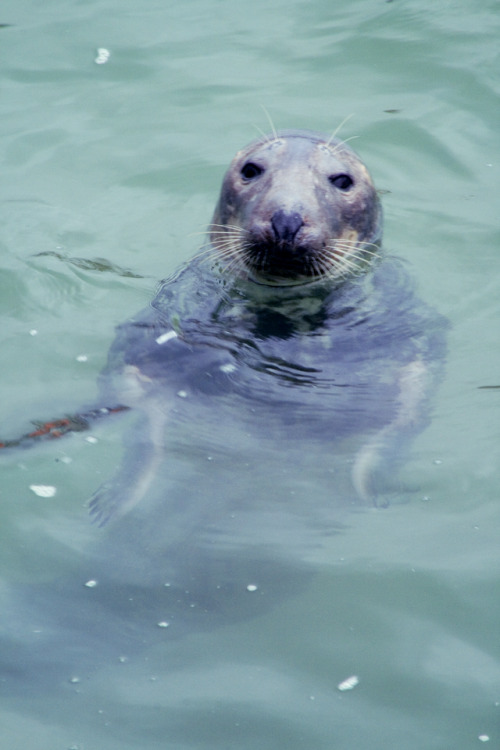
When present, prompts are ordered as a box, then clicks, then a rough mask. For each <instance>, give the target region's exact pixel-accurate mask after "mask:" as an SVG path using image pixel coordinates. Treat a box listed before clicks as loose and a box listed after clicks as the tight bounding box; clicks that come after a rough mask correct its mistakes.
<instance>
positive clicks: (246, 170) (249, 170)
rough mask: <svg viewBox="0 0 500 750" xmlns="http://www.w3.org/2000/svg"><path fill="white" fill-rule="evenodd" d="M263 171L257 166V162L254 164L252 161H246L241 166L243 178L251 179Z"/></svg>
mask: <svg viewBox="0 0 500 750" xmlns="http://www.w3.org/2000/svg"><path fill="white" fill-rule="evenodd" d="M263 171H264V170H263V169H262V167H259V165H258V164H254V162H253V161H247V163H246V164H244V165H243V166H242V168H241V175H242V177H244V178H245V180H253V179H255V177H258V176H259V175H260V174H262V172H263Z"/></svg>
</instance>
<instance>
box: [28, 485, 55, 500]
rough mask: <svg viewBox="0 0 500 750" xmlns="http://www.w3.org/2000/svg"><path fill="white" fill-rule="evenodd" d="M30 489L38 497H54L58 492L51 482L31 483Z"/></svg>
mask: <svg viewBox="0 0 500 750" xmlns="http://www.w3.org/2000/svg"><path fill="white" fill-rule="evenodd" d="M30 490H31V491H32V492H34V493H35V495H37V496H38V497H54V495H55V494H56V492H57V489H56V488H55V487H52V486H51V485H49V484H30Z"/></svg>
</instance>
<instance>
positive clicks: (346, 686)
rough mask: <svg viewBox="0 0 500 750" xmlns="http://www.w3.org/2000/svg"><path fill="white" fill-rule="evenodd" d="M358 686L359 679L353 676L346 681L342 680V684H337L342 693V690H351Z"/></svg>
mask: <svg viewBox="0 0 500 750" xmlns="http://www.w3.org/2000/svg"><path fill="white" fill-rule="evenodd" d="M358 684H359V677H357V676H356V675H355V674H353V675H351V676H350V677H348V678H347V679H346V680H342V682H339V684H338V685H337V688H338V689H339V690H341V691H342V692H343V691H344V690H352V689H353V688H355V687H356V685H358Z"/></svg>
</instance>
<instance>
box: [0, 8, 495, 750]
mask: <svg viewBox="0 0 500 750" xmlns="http://www.w3.org/2000/svg"><path fill="white" fill-rule="evenodd" d="M0 21H1V22H2V23H5V24H10V25H9V26H6V27H4V28H1V29H0V42H1V50H2V73H3V75H2V84H3V85H2V118H1V124H0V133H1V144H2V147H3V148H2V151H3V167H2V173H3V180H2V184H3V186H2V188H1V195H2V198H1V200H2V205H1V212H2V232H1V235H0V242H1V246H0V253H1V264H2V273H1V276H0V289H1V291H0V315H1V320H2V325H1V335H2V352H3V357H2V363H3V369H2V375H3V377H2V395H3V398H2V401H1V403H2V408H1V411H2V424H3V427H2V435H3V434H7V435H8V436H10V435H12V434H17V433H18V432H19V430H23V429H25V428H27V425H28V423H29V420H30V419H32V418H37V417H39V418H44V417H46V418H49V417H52V416H55V415H58V414H63V413H64V412H65V411H71V410H74V409H75V407H79V406H80V404H85V403H92V402H93V399H94V397H95V393H96V388H95V381H96V377H97V374H98V372H99V371H100V369H101V367H102V366H103V364H104V361H105V357H106V352H107V349H108V346H109V343H110V341H111V339H112V336H113V328H114V326H115V324H117V323H118V322H120V321H122V320H123V319H125V318H127V317H128V316H129V315H130V314H132V313H134V312H135V311H136V310H138V309H140V308H141V307H142V306H143V305H144V304H145V303H146V302H147V300H148V299H149V298H150V297H151V295H152V293H153V292H154V288H155V285H156V281H157V279H159V278H161V277H163V276H166V275H168V274H169V273H170V272H171V271H172V270H173V269H174V268H175V267H176V266H177V265H178V263H179V262H181V261H183V260H185V259H187V258H188V257H189V256H190V255H192V254H193V252H194V251H195V250H196V248H197V247H198V244H199V237H198V236H197V234H196V233H197V232H199V231H203V229H204V226H205V225H206V223H207V222H208V221H209V220H210V217H211V213H212V210H213V205H214V201H215V198H216V195H217V191H218V187H219V183H220V179H221V176H222V173H223V171H224V169H225V166H226V164H227V163H228V161H229V159H230V158H231V157H232V155H233V153H234V152H235V151H236V150H237V149H238V148H239V147H241V146H242V145H243V144H244V143H246V142H248V141H249V140H251V139H252V138H253V137H254V136H255V134H256V127H257V128H258V129H261V130H266V131H267V130H269V125H268V122H267V117H266V115H265V114H264V112H263V110H262V106H261V105H263V106H264V107H265V108H266V109H267V110H268V111H269V113H270V115H271V117H272V119H273V121H274V123H275V124H276V126H277V127H290V126H292V127H310V128H315V129H319V130H326V131H330V130H333V129H335V128H336V127H337V126H338V125H339V124H340V122H341V121H342V120H344V118H345V117H347V116H348V115H352V117H351V118H350V120H349V121H348V122H347V123H346V124H345V125H344V126H343V128H342V130H341V135H342V136H343V137H350V136H352V135H356V136H359V137H358V139H357V140H356V141H354V142H352V145H354V146H355V148H356V149H357V150H358V151H359V152H360V154H361V155H362V157H363V158H364V160H365V161H366V162H367V164H368V166H369V168H370V170H371V172H372V173H373V175H374V177H375V179H376V182H377V185H378V187H379V188H381V189H382V190H384V191H387V192H386V194H385V195H384V208H385V214H386V224H385V245H386V247H387V248H388V249H390V250H391V252H394V253H396V254H398V255H399V256H401V257H403V258H405V259H407V260H408V261H409V263H410V264H411V265H410V269H411V272H412V274H413V276H414V277H415V278H416V280H417V283H418V285H419V289H420V293H421V296H422V297H423V298H424V299H425V301H427V302H429V303H431V304H433V305H435V306H437V307H438V309H439V311H440V312H441V313H443V314H444V315H446V316H447V317H448V318H449V319H450V321H451V324H452V328H451V333H450V340H449V356H448V365H447V376H446V379H445V382H444V383H443V385H442V386H441V388H440V391H439V395H438V398H437V400H436V406H435V410H434V417H433V421H432V424H431V426H430V427H429V429H428V430H426V432H425V433H423V434H422V435H421V436H420V437H419V439H418V440H417V442H416V443H415V446H414V450H413V453H412V458H411V460H410V462H409V463H408V465H407V467H406V468H405V470H404V474H403V476H404V480H405V483H407V484H408V486H409V487H415V488H416V490H415V491H414V492H411V493H408V496H407V497H405V498H403V499H404V500H407V502H402V503H401V504H398V505H394V506H391V507H390V508H389V509H387V510H385V511H373V512H365V513H363V512H359V513H355V514H352V515H351V516H350V517H349V516H348V517H347V518H344V519H343V523H344V528H343V529H342V530H340V531H339V530H338V529H337V533H335V534H332V536H331V537H330V538H329V539H328V540H326V541H325V543H324V544H323V545H322V546H318V547H317V548H316V549H313V550H310V551H309V554H308V563H309V565H310V566H311V567H312V569H313V571H314V574H313V575H312V576H311V577H310V578H307V580H302V577H301V575H300V572H298V574H297V582H296V586H295V587H294V585H293V581H292V582H291V584H290V582H289V588H288V590H287V591H286V592H284V593H283V596H282V597H281V598H278V600H277V601H276V603H275V606H274V607H269V608H267V609H266V608H264V609H263V611H262V612H255V615H256V616H255V617H252V616H251V615H252V609H253V607H254V606H255V608H256V609H257V606H256V605H252V603H251V602H252V600H251V599H246V598H245V596H244V595H240V598H239V599H238V602H241V617H240V618H227V619H225V618H224V613H223V612H222V615H221V617H220V618H219V619H218V620H217V621H216V622H214V623H212V625H211V626H209V627H204V628H200V627H198V628H196V627H186V631H185V632H184V633H183V634H179V636H178V637H175V638H174V637H172V636H171V635H170V634H169V628H164V629H162V628H160V627H158V625H157V622H161V620H160V619H159V614H158V613H159V611H160V610H161V601H160V602H159V603H158V602H157V601H155V602H154V603H153V604H154V606H153V604H152V603H151V602H148V600H147V598H146V601H145V602H143V601H139V602H138V603H137V606H132V605H133V604H134V603H133V602H132V603H131V610H130V612H129V613H128V616H129V617H130V618H132V615H133V617H135V618H137V619H136V620H134V622H135V623H136V625H137V627H138V628H139V632H140V633H141V634H142V636H143V639H144V640H146V641H147V643H146V644H145V646H144V648H143V649H142V650H139V651H138V652H137V653H131V654H121V653H120V652H117V657H116V658H114V657H113V658H111V656H110V654H111V649H112V646H113V639H114V637H115V636H114V632H115V630H114V628H115V627H118V625H117V623H116V622H115V621H111V619H110V616H109V615H106V611H105V610H103V609H102V608H101V609H100V610H98V609H97V606H96V604H95V602H96V598H95V597H94V599H89V600H88V601H89V602H90V604H89V605H88V607H84V608H83V609H78V607H80V608H81V607H82V602H85V601H86V600H85V598H84V597H85V596H86V595H87V594H88V595H89V596H93V595H94V594H96V593H97V592H98V590H99V589H98V587H97V588H95V589H92V588H86V587H85V586H84V584H85V582H86V581H88V580H90V579H91V578H92V577H93V573H94V572H95V570H96V566H97V562H96V560H95V559H94V558H92V557H91V556H90V557H89V556H88V553H87V552H86V550H88V549H89V546H90V548H92V544H94V542H95V541H96V539H97V540H98V535H99V534H100V533H101V532H99V531H98V530H97V529H95V528H94V527H92V526H90V525H89V524H88V522H87V511H86V509H85V508H84V503H85V501H86V499H87V498H88V497H89V496H90V494H91V493H92V491H93V490H94V489H95V488H96V486H97V485H98V484H99V483H100V482H101V481H102V480H103V479H104V478H106V477H107V476H108V475H109V474H110V473H111V472H112V470H113V467H114V465H115V463H116V461H117V460H118V459H119V456H120V453H121V439H122V435H123V432H124V430H125V426H126V420H127V418H125V419H124V420H116V421H113V422H109V423H108V424H107V425H106V426H104V425H102V426H100V427H99V428H98V429H97V430H96V431H95V433H93V434H95V435H96V437H97V438H98V442H97V443H89V442H86V440H85V437H84V436H77V437H75V439H73V440H71V439H68V440H66V441H65V442H63V441H61V442H60V443H52V444H49V445H46V446H43V447H42V448H37V449H36V450H33V451H24V452H21V453H19V454H17V455H15V456H14V455H12V456H9V457H8V458H5V457H4V458H3V459H2V482H1V488H0V489H1V495H0V497H1V506H0V514H1V519H2V524H1V529H2V531H1V535H2V540H1V545H0V550H1V553H0V554H1V559H2V602H5V603H4V604H3V605H2V611H3V613H4V615H3V619H4V620H5V628H3V632H4V635H3V637H2V662H3V663H6V662H7V663H8V662H10V663H11V666H12V672H9V673H8V674H6V675H5V676H4V678H3V679H4V680H7V679H8V680H10V682H7V681H5V682H4V685H7V684H9V685H13V686H14V687H9V689H8V690H5V688H2V709H1V726H2V733H1V738H0V747H5V748H9V750H12V749H13V748H14V749H15V748H26V747H29V746H33V747H37V748H41V750H45V748H47V750H48V749H49V748H50V750H53V748H55V747H61V748H69V747H78V748H89V747H97V746H98V747H101V748H105V749H106V750H107V749H108V748H116V747H120V748H123V747H131V748H132V747H133V748H137V747H141V748H156V747H167V748H175V750H178V749H179V748H215V747H217V748H221V747H222V748H233V747H241V748H249V749H250V748H257V747H258V748H273V750H275V749H276V748H285V747H286V748H287V749H288V748H306V747H307V748H310V747H314V748H325V749H326V748H328V749H330V748H339V749H340V748H344V747H367V748H368V747H369V748H375V749H378V748H381V749H382V748H387V747H400V748H404V749H405V750H417V749H418V750H421V749H422V748H436V749H438V748H448V747H453V748H459V749H460V750H462V748H463V749H464V750H465V749H466V748H473V747H478V746H481V745H482V744H483V742H484V743H486V746H489V747H496V746H498V744H499V743H500V726H499V711H500V706H499V703H500V664H499V657H500V639H499V636H498V618H499V611H498V609H499V605H498V602H499V600H500V599H499V591H498V588H499V586H498V565H499V553H498V533H499V530H500V528H499V527H500V518H499V511H498V486H499V481H498V479H499V477H498V465H499V452H500V451H499V428H498V425H499V421H500V420H499V410H500V404H499V397H500V393H499V390H498V389H481V388H480V387H481V386H498V385H500V380H499V374H498V373H499V371H500V368H499V364H500V362H499V359H500V354H499V348H498V333H499V330H498V328H499V327H498V314H499V308H500V303H499V301H498V300H499V299H500V294H499V292H500V281H499V279H500V274H499V265H500V261H499V256H498V239H499V230H498V218H497V217H498V209H497V204H498V193H499V190H498V188H499V182H500V179H499V156H498V135H497V134H498V125H499V120H500V117H499V108H498V93H499V88H500V86H499V84H498V73H499V59H498V38H499V32H500V8H499V6H498V3H497V2H495V1H494V0H485V2H483V3H481V4H480V6H479V5H477V4H476V5H475V4H472V3H468V2H465V0H462V1H461V0H448V1H446V2H441V3H439V4H438V5H437V4H436V3H432V2H430V1H427V2H423V1H420V2H418V1H417V0H415V2H411V3H403V2H402V1H401V0H394V1H393V2H382V0H356V1H353V2H350V3H345V4H344V3H336V2H335V3H334V2H331V0H330V1H329V2H326V1H325V2H314V3H311V2H309V3H305V2H298V0H289V1H288V2H286V3H285V2H274V3H272V4H269V3H264V2H261V0H255V2H253V3H251V4H246V3H237V2H233V3H224V2H217V3H215V2H214V3H208V2H206V0H205V2H201V1H200V2H184V3H173V2H161V3H160V2H158V3H155V2H153V1H151V2H149V3H148V4H145V5H144V7H137V4H132V3H128V2H121V3H116V2H112V1H111V0H110V2H102V0H98V1H96V2H85V3H84V2H73V3H70V4H68V3H62V2H60V1H57V2H56V1H53V2H44V3H43V4H42V3H37V2H34V0H29V1H28V2H26V3H24V4H19V3H13V2H5V3H4V4H3V6H2V17H1V18H0ZM98 48H106V49H108V50H109V51H110V57H109V60H108V62H106V63H105V64H97V63H95V62H94V60H95V59H96V57H97V55H98V52H97V50H98ZM96 259H105V261H106V263H105V264H103V263H102V262H98V263H96V262H95V261H96ZM84 261H85V262H84ZM87 261H93V262H92V263H88V262H87ZM34 331H36V332H37V333H36V334H35V333H34ZM68 461H69V462H68ZM31 484H34V485H50V486H55V487H57V494H56V495H55V496H54V497H53V498H40V497H37V496H36V495H35V494H34V493H32V492H31V491H30V490H29V486H30V485H31ZM104 533H106V532H104ZM109 533H110V534H111V532H109ZM62 574H63V575H62ZM60 580H62V581H63V588H62V589H61V591H60V592H58V590H57V587H56V585H55V583H54V582H55V581H60ZM68 582H69V583H68ZM249 583H250V584H251V583H252V580H251V579H249ZM71 586H73V587H71ZM13 591H14V592H15V593H16V594H17V595H18V596H19V599H16V598H15V597H13V596H12V592H13ZM26 592H32V601H31V606H30V602H29V598H30V597H29V596H27V594H26ZM82 592H83V593H82ZM244 593H245V594H248V596H249V597H251V596H252V595H253V594H255V593H257V592H246V591H245V592H244ZM113 595H114V594H113V592H111V594H110V596H113ZM102 597H103V598H102V600H101V603H102V602H105V601H106V598H105V594H102ZM44 598H45V599H44ZM27 600H28V601H27ZM44 600H45V603H46V606H45V608H44ZM16 601H19V605H18V606H17V607H16V606H15V603H16ZM254 601H257V600H254ZM47 602H48V604H47ZM157 605H158V607H159V609H158V610H157V609H156V608H155V607H156V606H157ZM150 607H151V609H150ZM47 609H50V612H47ZM98 611H100V612H101V616H102V618H103V620H102V623H103V624H104V626H105V627H104V632H106V625H109V632H108V633H107V637H103V636H102V632H103V631H102V630H99V628H96V632H98V633H99V635H100V640H98V641H96V643H95V653H96V661H97V664H96V663H92V664H88V665H87V666H86V664H85V662H84V663H83V664H82V661H81V660H80V662H79V661H78V658H75V659H74V660H73V661H74V663H76V664H79V665H80V667H82V669H81V670H80V671H79V672H78V673H76V672H75V673H73V672H72V671H70V670H69V667H68V669H67V671H66V672H65V671H64V667H65V666H68V659H67V653H66V652H65V648H66V647H65V641H64V638H65V634H66V633H67V631H68V628H70V625H71V624H72V625H73V626H74V625H75V623H80V626H81V627H82V628H83V627H85V628H87V635H86V639H88V641H87V640H86V641H85V643H87V642H92V626H91V619H92V616H93V615H94V614H96V615H97V612H98ZM103 612H104V614H102V613H103ZM153 614H154V617H153V616H152V615H153ZM157 614H158V617H157ZM48 615H50V621H51V627H52V630H51V631H50V633H49V635H50V636H51V637H53V641H52V646H51V649H49V650H48V651H47V654H46V655H47V661H48V662H49V663H52V662H59V661H61V662H62V666H63V670H62V673H63V675H64V678H62V679H59V677H58V680H59V681H57V680H56V682H55V684H52V687H51V689H50V690H47V689H46V688H45V682H44V679H42V678H43V674H42V673H41V672H40V671H39V668H38V667H39V665H34V664H33V663H30V661H29V660H28V661H26V662H23V661H22V659H21V658H17V656H16V655H17V654H20V655H22V654H24V653H26V652H25V651H24V650H23V647H24V645H25V643H26V642H27V641H28V640H29V639H30V638H31V639H32V638H34V637H36V636H37V634H36V633H35V634H34V633H33V631H34V630H37V629H40V628H42V629H43V626H44V625H46V619H47V618H48ZM44 618H45V620H44ZM124 621H125V622H127V617H124ZM58 623H59V625H58ZM6 631H8V633H9V636H8V638H7V637H6V636H5V632H6ZM12 632H15V633H16V637H15V638H14V637H13V636H12ZM117 640H118V645H120V644H119V639H118V638H117ZM58 643H59V645H60V648H59V650H58V648H57V644H58ZM119 656H124V657H125V656H126V657H128V659H127V660H126V661H120V658H119ZM56 672H57V670H56ZM57 674H58V675H59V672H57ZM351 675H357V676H358V678H359V684H358V685H357V686H355V687H354V688H353V689H352V690H350V691H344V692H342V691H339V690H338V688H337V685H338V684H339V683H341V681H343V680H345V679H346V678H348V677H349V676H351ZM72 679H73V680H75V681H73V682H72ZM77 680H79V681H77ZM480 738H482V739H480ZM488 738H489V742H488V741H487V739H488Z"/></svg>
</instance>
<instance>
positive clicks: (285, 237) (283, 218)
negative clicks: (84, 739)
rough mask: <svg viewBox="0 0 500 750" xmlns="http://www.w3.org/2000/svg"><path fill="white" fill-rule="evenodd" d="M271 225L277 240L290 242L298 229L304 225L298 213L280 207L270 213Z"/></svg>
mask: <svg viewBox="0 0 500 750" xmlns="http://www.w3.org/2000/svg"><path fill="white" fill-rule="evenodd" d="M271 226H272V228H273V232H274V236H275V237H276V239H277V240H278V241H279V242H285V243H288V244H291V243H292V242H293V240H294V239H295V236H296V234H297V232H298V231H299V229H300V228H301V227H302V226H304V222H303V221H302V216H301V215H300V214H298V213H287V212H286V211H283V210H282V209H280V210H279V211H276V212H275V213H274V214H273V215H272V217H271Z"/></svg>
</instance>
